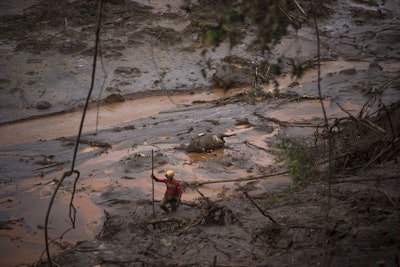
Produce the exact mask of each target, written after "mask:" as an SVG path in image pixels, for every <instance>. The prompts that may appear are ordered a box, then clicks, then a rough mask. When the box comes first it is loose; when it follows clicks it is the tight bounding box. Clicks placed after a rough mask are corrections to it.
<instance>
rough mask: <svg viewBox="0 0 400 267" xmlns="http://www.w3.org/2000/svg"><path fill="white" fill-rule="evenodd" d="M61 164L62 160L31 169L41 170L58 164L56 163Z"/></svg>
mask: <svg viewBox="0 0 400 267" xmlns="http://www.w3.org/2000/svg"><path fill="white" fill-rule="evenodd" d="M63 164H64V163H62V162H53V163H50V164H48V165H46V166H42V167H39V168H35V169H32V171H38V170H43V169H47V168H51V167H54V166H58V165H63Z"/></svg>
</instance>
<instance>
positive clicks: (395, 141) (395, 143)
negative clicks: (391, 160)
mask: <svg viewBox="0 0 400 267" xmlns="http://www.w3.org/2000/svg"><path fill="white" fill-rule="evenodd" d="M399 141H400V137H398V138H396V139H395V140H394V141H393V142H392V143H390V144H389V145H388V146H386V147H384V148H383V149H382V150H381V151H380V152H379V153H378V154H376V155H375V157H373V158H372V159H370V160H369V161H368V162H367V164H365V166H364V167H363V168H362V169H361V171H364V170H365V169H366V168H368V167H369V166H371V165H372V164H374V163H375V162H376V161H377V160H378V159H379V158H380V157H381V156H382V155H384V154H386V153H387V152H388V151H389V150H391V149H392V150H393V151H392V154H394V152H396V149H393V147H395V145H397V143H399Z"/></svg>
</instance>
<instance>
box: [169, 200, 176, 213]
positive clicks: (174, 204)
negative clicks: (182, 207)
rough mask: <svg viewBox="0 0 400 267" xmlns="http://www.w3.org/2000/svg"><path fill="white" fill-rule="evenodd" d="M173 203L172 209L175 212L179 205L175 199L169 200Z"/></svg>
mask: <svg viewBox="0 0 400 267" xmlns="http://www.w3.org/2000/svg"><path fill="white" fill-rule="evenodd" d="M169 203H170V204H171V210H172V211H173V212H174V211H176V209H177V205H176V201H175V200H171V201H170V202H169Z"/></svg>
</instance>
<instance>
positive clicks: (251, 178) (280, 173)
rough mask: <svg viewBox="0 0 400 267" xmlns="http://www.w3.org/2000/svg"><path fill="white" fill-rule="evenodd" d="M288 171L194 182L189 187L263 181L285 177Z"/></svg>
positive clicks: (189, 183)
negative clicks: (275, 177) (279, 176)
mask: <svg viewBox="0 0 400 267" xmlns="http://www.w3.org/2000/svg"><path fill="white" fill-rule="evenodd" d="M287 173H288V171H283V172H277V173H271V174H268V175H263V176H258V177H247V178H237V179H224V180H222V179H221V180H214V181H210V180H209V181H193V182H188V183H187V185H188V186H192V187H199V186H202V185H205V184H217V183H235V182H243V181H254V180H261V179H266V178H269V177H273V176H278V175H283V174H287Z"/></svg>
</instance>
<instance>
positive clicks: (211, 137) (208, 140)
mask: <svg viewBox="0 0 400 267" xmlns="http://www.w3.org/2000/svg"><path fill="white" fill-rule="evenodd" d="M233 135H234V134H223V133H218V134H205V135H202V136H198V137H196V138H194V139H193V140H192V141H191V142H190V144H189V145H188V146H187V147H186V151H187V152H198V153H201V152H206V153H207V152H210V151H213V150H216V149H219V148H222V147H223V146H224V145H225V140H224V137H230V136H233Z"/></svg>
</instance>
